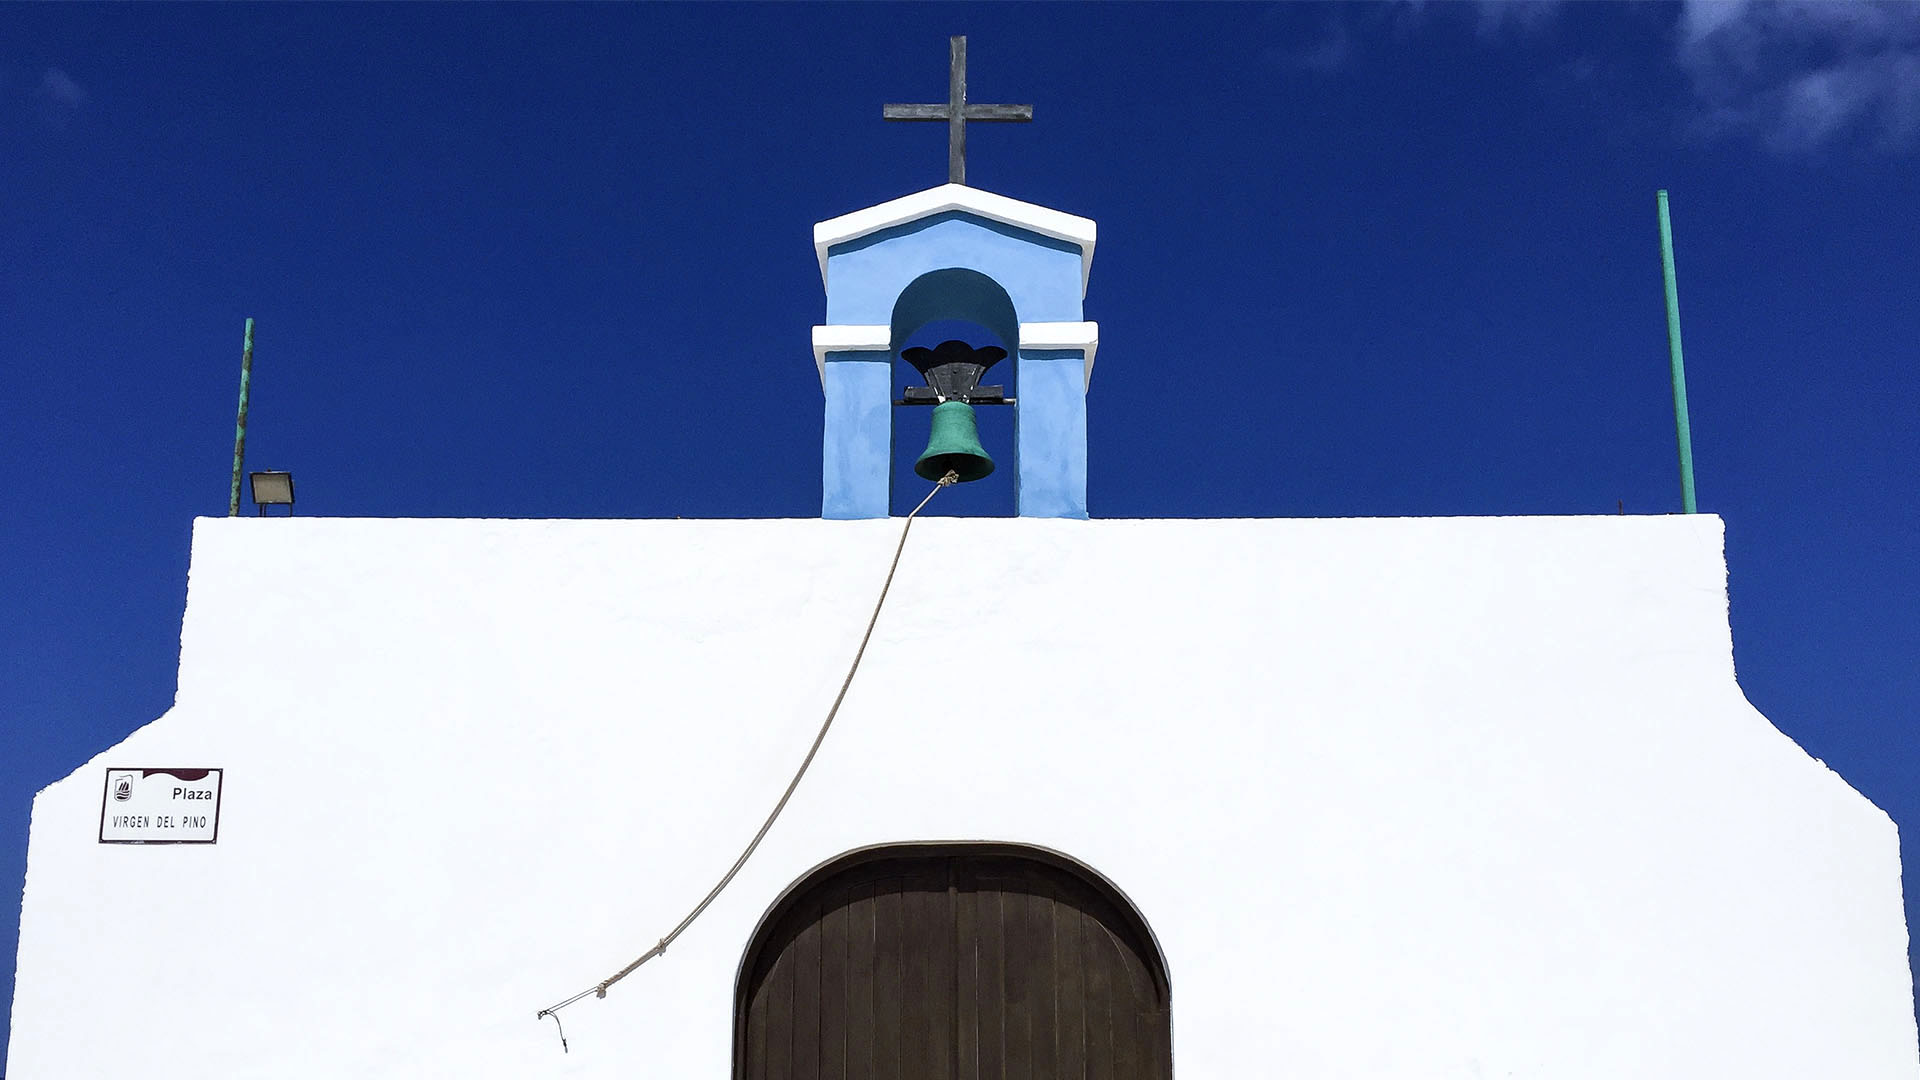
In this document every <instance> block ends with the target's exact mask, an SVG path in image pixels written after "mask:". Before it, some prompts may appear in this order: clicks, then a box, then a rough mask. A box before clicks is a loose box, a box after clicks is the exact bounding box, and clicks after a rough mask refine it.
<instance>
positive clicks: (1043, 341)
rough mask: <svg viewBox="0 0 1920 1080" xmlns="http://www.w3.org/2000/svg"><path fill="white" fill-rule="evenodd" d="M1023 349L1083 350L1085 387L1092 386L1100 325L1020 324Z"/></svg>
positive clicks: (1083, 323)
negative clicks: (1084, 353) (1094, 353)
mask: <svg viewBox="0 0 1920 1080" xmlns="http://www.w3.org/2000/svg"><path fill="white" fill-rule="evenodd" d="M1020 347H1021V348H1023V349H1085V350H1086V352H1087V385H1088V386H1092V385H1093V352H1094V350H1095V349H1098V348H1099V347H1100V324H1099V323H1093V322H1024V323H1021V324H1020Z"/></svg>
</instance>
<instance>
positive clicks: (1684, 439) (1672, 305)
mask: <svg viewBox="0 0 1920 1080" xmlns="http://www.w3.org/2000/svg"><path fill="white" fill-rule="evenodd" d="M1659 203H1660V271H1661V273H1662V275H1663V276H1664V277H1665V278H1666V286H1667V353H1668V356H1669V357H1670V358H1671V360H1672V362H1673V431H1674V439H1675V441H1677V442H1678V443H1679V445H1680V504H1681V507H1682V509H1683V512H1685V513H1688V514H1693V513H1698V510H1697V509H1696V507H1695V505H1694V500H1693V427H1692V425H1691V424H1689V423H1688V421H1687V365H1686V361H1685V360H1683V359H1682V358H1681V354H1680V288H1679V286H1678V285H1677V284H1676V283H1675V280H1674V274H1673V221H1672V220H1671V218H1670V217H1669V216H1668V214H1667V189H1665V188H1661V189H1660V194H1659Z"/></svg>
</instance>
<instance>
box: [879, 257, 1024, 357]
mask: <svg viewBox="0 0 1920 1080" xmlns="http://www.w3.org/2000/svg"><path fill="white" fill-rule="evenodd" d="M943 320H953V321H957V322H970V323H977V324H978V325H980V326H983V327H985V328H986V329H987V331H988V332H989V333H991V334H993V335H994V336H995V337H997V338H999V339H1000V343H1001V344H1002V345H1004V346H1005V347H1006V348H1007V350H1008V351H1009V352H1011V351H1013V350H1015V349H1018V348H1019V347H1020V316H1019V315H1018V314H1017V313H1016V312H1015V311H1014V309H1013V298H1012V297H1011V296H1008V295H1007V290H1005V289H1003V288H1001V287H1000V283H999V282H997V281H995V280H993V279H992V278H990V277H988V276H987V275H985V274H983V273H981V272H980V271H978V270H968V269H966V268H965V267H959V266H954V267H948V268H947V269H945V270H930V271H928V272H927V273H924V274H921V275H920V276H919V277H917V278H914V279H913V281H912V282H910V283H909V284H908V285H907V287H906V288H905V289H902V290H901V291H900V298H899V299H898V300H895V301H894V302H893V319H892V325H891V330H892V335H891V336H892V339H893V341H892V349H893V352H894V354H895V355H898V354H899V352H900V349H901V348H902V347H903V346H905V345H906V343H907V339H908V338H910V337H912V336H913V333H914V331H916V330H918V329H920V328H921V327H923V326H925V325H927V324H928V323H930V322H939V321H943ZM969 344H973V345H979V344H982V343H981V342H977V341H976V342H969Z"/></svg>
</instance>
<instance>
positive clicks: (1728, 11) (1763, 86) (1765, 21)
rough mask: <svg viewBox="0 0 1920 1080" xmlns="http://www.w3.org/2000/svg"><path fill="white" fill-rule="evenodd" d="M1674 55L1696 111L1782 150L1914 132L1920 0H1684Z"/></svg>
mask: <svg viewBox="0 0 1920 1080" xmlns="http://www.w3.org/2000/svg"><path fill="white" fill-rule="evenodd" d="M1679 34H1680V40H1679V45H1678V52H1677V59H1678V61H1679V64H1680V67H1681V69H1682V70H1683V71H1685V72H1686V74H1687V77H1688V78H1689V79H1690V80H1691V82H1692V87H1693V92H1694V96H1695V98H1696V100H1697V102H1698V114H1697V117H1696V119H1697V120H1698V122H1699V123H1700V125H1701V127H1702V128H1703V129H1705V130H1706V131H1708V132H1709V133H1713V134H1745V135H1753V136H1756V137H1758V138H1760V139H1761V140H1762V141H1763V142H1765V143H1766V144H1767V145H1768V146H1769V147H1772V148H1773V149H1775V150H1779V151H1782V152H1787V153H1799V152H1808V151H1813V150H1818V149H1821V148H1823V147H1826V146H1829V145H1832V144H1834V143H1836V142H1839V141H1841V140H1844V139H1848V138H1854V137H1864V138H1865V139H1867V140H1869V141H1871V142H1872V143H1873V144H1875V145H1877V146H1878V147H1880V148H1881V149H1886V150H1896V149H1905V148H1908V147H1910V146H1911V145H1912V144H1913V142H1914V140H1915V136H1916V134H1920V4H1917V3H1911V2H1896V3H1868V2H1859V0H1856V2H1835V0H1782V2H1761V0H1687V3H1686V4H1685V6H1684V7H1683V9H1682V13H1681V19H1680V25H1679Z"/></svg>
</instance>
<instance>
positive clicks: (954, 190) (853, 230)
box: [813, 184, 1094, 297]
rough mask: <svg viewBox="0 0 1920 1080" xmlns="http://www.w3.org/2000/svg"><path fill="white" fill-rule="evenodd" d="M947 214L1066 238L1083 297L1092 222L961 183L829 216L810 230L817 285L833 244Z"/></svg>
mask: <svg viewBox="0 0 1920 1080" xmlns="http://www.w3.org/2000/svg"><path fill="white" fill-rule="evenodd" d="M949 210H965V211H967V212H968V213H972V214H978V215H980V216H981V217H984V218H991V219H992V220H994V221H998V222H1001V223H1003V224H1006V225H1014V226H1017V227H1019V228H1022V229H1026V230H1028V231H1029V232H1036V233H1039V234H1040V235H1042V236H1051V237H1053V238H1054V239H1055V240H1065V241H1066V242H1068V243H1070V244H1074V245H1077V246H1078V247H1079V248H1080V295H1081V296H1083V297H1084V296H1085V295H1086V294H1087V277H1088V275H1089V274H1091V273H1092V272H1093V241H1094V224H1093V219H1092V218H1083V217H1079V216H1077V215H1074V214H1068V213H1065V212H1063V211H1060V210H1050V209H1048V208H1047V207H1044V206H1037V205H1035V204H1033V203H1029V202H1021V201H1020V200H1019V199H1011V198H1008V197H1007V196H1005V195H996V194H994V193H993V192H991V191H982V190H981V189H979V188H975V187H968V186H966V185H965V184H942V185H940V186H939V187H936V188H928V189H927V190H925V191H916V192H914V193H913V194H911V195H903V196H901V197H900V198H898V199H893V200H890V201H888V202H883V203H880V204H879V205H877V206H869V207H867V208H866V209H865V210H855V211H854V212H853V213H851V214H842V215H841V216H839V217H837V218H828V219H827V220H826V221H822V222H819V223H818V224H816V225H814V227H813V250H814V254H815V255H817V256H818V257H819V259H820V283H821V284H822V285H825V284H826V281H827V249H828V248H830V247H832V246H833V245H835V244H844V243H846V242H847V241H849V240H857V239H859V238H860V237H862V236H866V235H867V234H869V233H876V232H879V231H880V230H881V229H890V228H892V227H893V226H895V225H904V224H906V223H907V222H909V221H918V220H920V219H921V218H924V217H932V216H933V215H935V214H944V213H946V212H947V211H949Z"/></svg>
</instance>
